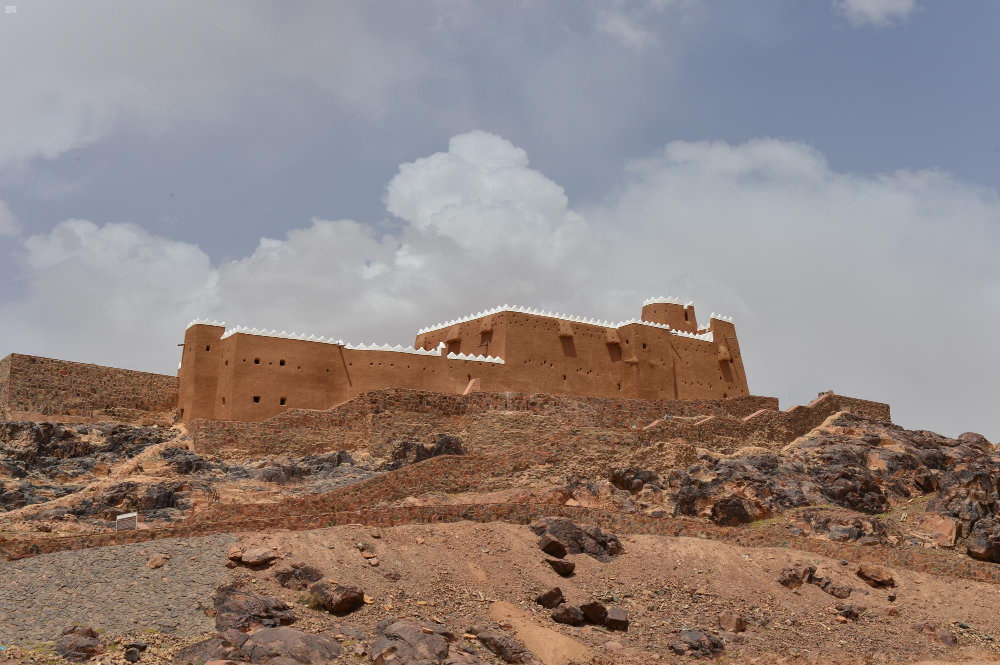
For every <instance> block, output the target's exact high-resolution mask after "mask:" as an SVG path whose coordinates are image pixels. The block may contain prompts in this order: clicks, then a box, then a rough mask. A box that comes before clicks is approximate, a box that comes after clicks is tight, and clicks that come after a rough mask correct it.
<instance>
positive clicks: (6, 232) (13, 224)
mask: <svg viewBox="0 0 1000 665" xmlns="http://www.w3.org/2000/svg"><path fill="white" fill-rule="evenodd" d="M20 230H21V225H20V224H18V222H17V218H15V217H14V213H12V212H11V211H10V207H9V206H8V205H7V204H6V203H5V202H4V201H0V236H13V235H17V234H18V232H20Z"/></svg>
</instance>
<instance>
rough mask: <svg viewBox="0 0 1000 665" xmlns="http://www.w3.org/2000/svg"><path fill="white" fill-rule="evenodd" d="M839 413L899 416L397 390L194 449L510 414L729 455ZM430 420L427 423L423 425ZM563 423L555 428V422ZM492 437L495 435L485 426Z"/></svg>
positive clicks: (231, 431) (379, 447)
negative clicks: (682, 443)
mask: <svg viewBox="0 0 1000 665" xmlns="http://www.w3.org/2000/svg"><path fill="white" fill-rule="evenodd" d="M838 411H851V412H853V413H857V414H858V415H864V416H867V417H871V418H874V419H876V420H880V421H885V422H889V421H890V420H891V417H890V411H889V406H888V405H887V404H882V403H880V402H871V401H868V400H861V399H856V398H851V397H844V396H842V395H836V394H834V393H824V394H823V395H821V396H820V397H818V398H817V399H816V400H813V402H811V403H810V404H808V405H805V406H795V407H792V408H790V409H788V410H786V411H779V410H778V400H777V399H776V398H773V397H758V396H753V395H748V396H743V397H731V398H728V399H725V400H656V401H652V400H626V399H616V398H600V397H577V396H571V395H549V394H525V393H488V392H481V393H470V394H468V395H448V394H443V393H434V392H426V391H416V390H404V389H388V390H378V391H372V392H368V393H364V394H362V395H359V396H357V397H355V398H353V399H351V400H349V401H347V402H345V403H343V404H339V405H337V406H335V407H333V408H331V409H327V410H323V411H309V410H302V409H295V410H291V411H286V412H284V413H281V414H278V415H277V416H274V417H272V418H270V419H268V420H266V421H263V422H241V421H232V420H208V419H198V420H195V421H193V422H191V423H189V425H188V431H189V433H190V435H191V437H192V439H193V443H194V447H195V450H196V451H198V452H199V453H204V454H215V455H220V454H221V455H225V454H227V453H235V454H238V455H268V454H276V453H278V452H280V453H282V454H296V455H305V454H317V453H322V452H327V451H331V450H353V449H356V448H358V447H362V446H363V447H365V448H367V449H369V450H370V451H371V452H372V453H373V454H375V455H384V454H385V453H386V451H387V449H388V447H389V446H390V444H391V443H393V442H394V440H398V439H399V438H400V437H401V436H420V435H421V434H427V433H432V432H440V431H451V432H459V431H463V432H465V434H464V435H463V436H466V437H468V438H466V439H465V440H466V443H467V444H471V445H473V446H475V445H477V444H478V443H479V441H477V440H476V435H477V432H476V431H475V430H471V431H470V430H469V429H467V428H469V426H470V425H471V424H472V423H471V420H472V419H474V418H481V417H482V416H483V414H489V413H491V412H503V413H506V414H512V413H520V414H527V415H535V416H544V420H541V422H540V426H541V427H542V428H543V429H550V430H552V429H554V430H557V431H561V432H567V431H569V430H571V429H573V428H588V427H589V428H603V429H610V430H619V432H620V435H621V436H622V437H627V438H631V439H636V440H642V441H662V440H670V439H675V438H681V439H686V440H689V441H691V442H692V443H694V444H695V445H701V446H705V447H711V448H714V449H717V450H720V451H728V450H730V449H735V448H738V447H742V446H746V445H754V444H765V443H766V444H774V443H788V442H790V441H792V440H794V439H795V438H796V437H799V436H802V435H803V434H805V433H806V432H808V431H809V430H811V429H813V428H814V427H817V426H818V425H820V424H822V422H823V421H824V420H825V419H826V418H827V417H829V416H830V415H832V414H833V413H836V412H838ZM422 424H426V427H421V425H422ZM553 426H554V427H553ZM478 433H479V434H483V435H489V432H488V431H487V432H485V433H484V432H478Z"/></svg>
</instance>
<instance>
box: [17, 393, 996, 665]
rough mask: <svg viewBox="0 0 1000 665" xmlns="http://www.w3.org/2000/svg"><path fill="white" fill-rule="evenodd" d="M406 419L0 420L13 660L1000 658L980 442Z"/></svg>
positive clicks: (989, 478)
mask: <svg viewBox="0 0 1000 665" xmlns="http://www.w3.org/2000/svg"><path fill="white" fill-rule="evenodd" d="M406 418H407V416H405V414H400V417H399V419H398V422H396V423H394V426H395V427H397V428H398V431H399V432H402V433H403V434H401V435H399V436H397V437H396V438H391V439H389V440H388V441H379V443H378V445H377V446H376V445H374V444H373V445H371V446H366V444H365V442H364V441H357V442H352V446H351V448H350V450H338V449H331V450H326V451H318V452H313V453H311V454H308V455H299V456H295V455H285V454H281V451H274V452H275V453H276V454H270V455H262V456H257V457H254V458H238V457H234V456H233V455H231V454H227V455H225V456H218V455H209V454H203V453H198V452H196V451H195V450H193V449H192V448H193V446H192V442H191V440H190V439H189V438H188V436H187V434H186V432H185V431H184V429H183V428H181V427H174V428H170V427H162V426H157V427H142V426H135V425H125V424H115V423H109V424H102V425H92V424H88V425H62V424H58V423H17V422H8V423H0V511H2V512H0V550H2V551H3V552H5V553H6V555H7V556H8V557H9V558H13V559H17V560H14V561H11V562H10V563H8V564H6V565H5V566H3V567H2V568H0V614H2V616H3V618H4V619H6V621H5V622H0V645H3V646H8V647H11V648H9V649H7V650H0V659H7V660H12V659H13V660H15V661H18V662H32V661H33V660H34V662H49V661H53V662H54V661H58V660H59V659H61V658H67V657H68V658H77V659H87V658H92V659H95V662H96V661H100V662H136V661H139V662H154V663H176V664H178V665H179V664H180V663H187V662H195V663H201V662H207V661H212V660H216V661H220V660H221V661H227V660H228V661H231V662H251V663H273V664H274V665H278V664H279V663H280V664H282V665H286V664H287V663H292V662H296V663H310V662H345V663H346V662H353V663H363V662H371V663H389V662H392V663H498V662H520V663H534V662H539V663H545V664H546V665H549V664H559V665H562V664H563V663H569V662H579V663H615V662H643V663H648V662H651V661H659V662H675V661H676V662H684V661H686V660H689V659H696V658H700V659H718V660H720V662H760V663H764V662H768V663H770V662H783V661H787V662H816V663H825V662H836V663H848V662H851V663H854V662H871V663H882V662H917V661H919V660H920V659H932V660H936V661H946V662H962V660H963V659H965V660H967V661H969V662H984V661H990V660H991V659H995V658H996V657H997V654H1000V645H995V638H1000V622H998V621H997V619H996V618H995V614H996V613H995V608H994V605H995V603H994V602H993V598H995V594H996V593H997V592H998V589H1000V587H998V586H996V585H997V584H1000V565H998V562H1000V519H998V517H997V511H998V509H1000V507H998V506H1000V504H998V482H1000V459H998V457H997V452H996V451H995V446H994V445H993V444H991V443H990V442H989V441H987V440H986V439H985V438H983V437H981V436H979V435H976V434H972V433H968V434H963V435H961V436H960V437H958V438H956V439H951V438H948V437H944V436H941V435H938V434H935V433H932V432H926V431H917V430H906V429H903V428H900V427H898V426H896V425H893V424H891V423H887V422H881V421H878V420H874V419H872V418H868V417H862V416H859V415H855V414H852V413H846V412H842V413H836V414H834V415H832V416H830V417H829V418H827V419H826V421H825V422H823V423H822V424H821V425H820V426H819V427H816V428H815V429H813V430H811V431H809V432H808V433H807V434H805V435H804V436H801V437H799V438H798V439H795V440H794V441H791V442H790V443H787V442H785V441H787V439H786V440H785V441H775V442H773V443H769V442H767V441H761V440H760V438H759V437H758V438H755V440H754V441H753V444H754V445H752V446H750V445H747V446H743V447H739V446H738V445H732V444H731V443H727V446H726V447H725V450H726V452H721V451H720V450H718V449H713V447H712V446H710V445H707V444H704V443H703V442H700V441H697V440H687V439H666V440H657V439H656V437H655V436H650V435H649V434H647V433H645V432H643V431H641V430H638V431H636V430H634V429H632V430H630V429H622V428H615V427H608V426H606V425H601V424H597V423H595V424H593V425H588V424H587V423H585V422H583V423H581V422H580V419H579V417H577V418H576V421H575V422H574V424H573V425H572V426H559V425H558V424H557V423H556V421H554V420H553V418H551V417H550V416H547V415H544V414H539V415H538V416H537V418H533V417H531V416H529V415H526V414H525V413H523V412H520V413H516V414H515V413H505V412H502V411H498V412H491V413H489V414H482V415H480V416H477V417H476V418H475V419H466V420H463V421H456V420H455V419H453V418H452V419H443V420H442V421H441V422H440V424H441V425H442V428H441V429H440V430H439V431H437V432H433V430H432V427H431V426H432V425H433V423H431V422H428V419H427V417H426V416H421V420H420V423H419V425H420V427H419V428H416V427H414V428H411V429H413V430H415V431H419V433H418V434H409V435H408V434H405V432H406V430H407V428H408V426H407V421H406ZM445 426H447V427H445ZM133 510H135V511H138V512H140V514H141V516H142V524H141V525H140V526H141V530H140V532H132V534H131V535H130V534H129V533H122V534H117V535H116V534H115V533H114V522H113V520H114V517H115V516H116V515H117V514H119V513H123V512H129V511H133ZM559 515H563V516H564V517H558V516H559ZM442 519H443V520H446V521H454V520H458V521H456V522H455V523H452V524H436V523H434V522H439V521H441V520H442ZM497 520H499V521H497ZM529 520H534V522H533V523H532V524H531V525H528V524H526V522H527V521H529ZM510 522H512V523H510ZM518 522H520V524H517V523H518ZM351 523H354V524H355V525H354V526H350V524H351ZM332 524H342V525H344V526H333V527H329V528H327V527H326V525H332ZM287 529H291V531H289V530H287ZM185 534H188V535H185ZM212 534H214V535H212ZM178 536H181V537H178ZM130 541H131V542H134V544H118V545H116V546H115V547H90V548H89V549H88V548H87V546H88V545H96V544H103V545H110V544H115V543H127V542H130ZM79 548H83V549H79ZM46 552H51V553H49V554H47V553H46ZM95 599H99V600H95ZM105 599H106V600H105ZM64 624H65V625H64ZM887 636H888V637H890V638H891V639H889V640H886V637H887Z"/></svg>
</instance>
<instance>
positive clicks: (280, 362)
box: [278, 359, 285, 367]
mask: <svg viewBox="0 0 1000 665" xmlns="http://www.w3.org/2000/svg"><path fill="white" fill-rule="evenodd" d="M278 364H279V365H281V366H282V367H284V366H285V361H284V359H281V360H279V361H278Z"/></svg>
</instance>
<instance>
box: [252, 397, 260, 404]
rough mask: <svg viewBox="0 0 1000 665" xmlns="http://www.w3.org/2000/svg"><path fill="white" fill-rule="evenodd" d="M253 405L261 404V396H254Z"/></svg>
mask: <svg viewBox="0 0 1000 665" xmlns="http://www.w3.org/2000/svg"><path fill="white" fill-rule="evenodd" d="M253 403H254V404H260V395H254V396H253Z"/></svg>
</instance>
